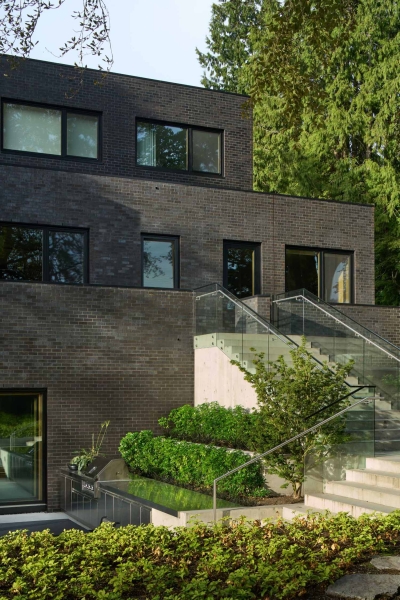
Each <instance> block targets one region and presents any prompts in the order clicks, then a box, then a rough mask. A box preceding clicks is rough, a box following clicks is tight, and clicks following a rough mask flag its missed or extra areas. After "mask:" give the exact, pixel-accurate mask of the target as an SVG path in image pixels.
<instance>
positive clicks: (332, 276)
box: [324, 253, 351, 303]
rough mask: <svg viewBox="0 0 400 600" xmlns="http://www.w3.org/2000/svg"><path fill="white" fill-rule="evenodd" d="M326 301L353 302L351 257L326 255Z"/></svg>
mask: <svg viewBox="0 0 400 600" xmlns="http://www.w3.org/2000/svg"><path fill="white" fill-rule="evenodd" d="M324 279H325V286H324V290H325V300H326V301H327V302H341V303H349V302H350V301H351V281H350V256H349V255H348V254H328V253H325V254H324Z"/></svg>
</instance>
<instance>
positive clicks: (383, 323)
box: [338, 305, 400, 347]
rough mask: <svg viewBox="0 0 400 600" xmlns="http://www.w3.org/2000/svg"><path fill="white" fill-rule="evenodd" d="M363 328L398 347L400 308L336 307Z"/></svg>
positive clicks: (399, 344)
mask: <svg viewBox="0 0 400 600" xmlns="http://www.w3.org/2000/svg"><path fill="white" fill-rule="evenodd" d="M338 308H339V309H340V310H341V311H342V312H344V313H345V314H346V315H347V316H349V317H351V318H352V319H354V320H355V321H357V322H358V323H360V324H361V325H363V326H364V327H367V328H368V329H370V330H371V331H374V332H376V333H378V334H379V335H380V336H382V337H383V338H385V339H386V340H388V341H389V342H391V343H392V344H395V345H396V346H399V347H400V307H399V306H365V305H358V306H354V305H349V306H340V307H338Z"/></svg>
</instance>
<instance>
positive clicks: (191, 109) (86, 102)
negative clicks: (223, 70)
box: [0, 57, 253, 189]
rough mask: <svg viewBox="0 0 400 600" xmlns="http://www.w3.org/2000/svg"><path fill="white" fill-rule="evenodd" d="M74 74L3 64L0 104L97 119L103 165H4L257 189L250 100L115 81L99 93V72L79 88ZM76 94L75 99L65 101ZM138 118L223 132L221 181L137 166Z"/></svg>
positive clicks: (2, 156) (43, 161)
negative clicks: (39, 106)
mask: <svg viewBox="0 0 400 600" xmlns="http://www.w3.org/2000/svg"><path fill="white" fill-rule="evenodd" d="M4 73H5V74H6V75H7V77H5V76H3V74H4ZM77 73H78V72H77V71H76V70H75V69H74V68H73V67H69V66H66V65H59V64H55V63H49V62H42V61H37V60H27V61H25V62H21V63H20V65H19V67H18V68H17V69H16V70H11V69H10V67H9V65H8V63H7V61H6V59H5V57H0V76H1V88H0V95H1V97H2V98H9V99H14V100H26V101H31V102H40V103H45V104H55V105H58V106H63V107H64V106H65V107H67V108H68V107H69V108H80V109H85V110H95V111H100V112H102V114H103V159H102V161H101V162H99V163H97V164H96V163H88V162H84V161H78V160H61V159H57V158H43V157H40V156H33V157H28V156H21V155H16V154H6V153H0V162H1V163H4V164H19V165H23V166H40V167H48V168H50V169H62V170H65V171H74V172H81V173H91V174H96V175H100V174H102V175H117V176H123V177H142V178H145V179H152V180H155V181H180V182H183V183H188V184H190V185H200V186H212V187H230V188H238V189H252V187H253V175H252V173H253V171H252V169H253V159H252V120H251V118H249V117H248V116H246V115H245V111H244V108H243V105H244V103H245V101H246V97H244V96H238V95H235V94H228V93H223V92H215V91H211V90H205V89H203V88H196V87H191V86H186V85H180V84H175V83H166V82H160V81H154V80H151V79H143V78H139V77H129V76H126V75H118V74H115V73H110V74H108V75H107V77H106V78H105V79H104V81H103V83H102V85H101V86H99V85H95V84H94V81H96V80H98V79H99V75H100V74H99V72H98V71H91V70H89V71H87V72H86V74H85V78H84V83H83V85H82V86H79V84H78V78H77ZM71 90H72V91H73V92H74V93H73V97H71V98H68V97H67V95H68V93H69V92H70V91H71ZM136 117H141V118H150V119H152V118H153V119H160V120H166V121H171V122H175V123H182V124H187V125H193V126H196V125H197V126H202V127H213V128H216V129H222V130H224V157H225V168H224V177H221V176H213V175H201V174H200V175H199V174H193V175H190V174H185V173H178V174H176V173H171V172H160V171H154V170H153V169H149V168H147V169H144V168H140V167H139V168H137V167H136V166H135V159H136V157H135V136H136V133H135V119H136Z"/></svg>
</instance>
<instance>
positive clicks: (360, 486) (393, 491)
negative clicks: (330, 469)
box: [329, 481, 400, 496]
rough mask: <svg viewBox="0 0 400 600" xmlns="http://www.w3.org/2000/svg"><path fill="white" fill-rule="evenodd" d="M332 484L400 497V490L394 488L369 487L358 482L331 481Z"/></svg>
mask: <svg viewBox="0 0 400 600" xmlns="http://www.w3.org/2000/svg"><path fill="white" fill-rule="evenodd" d="M329 483H330V484H334V485H342V486H344V487H354V488H358V489H360V490H370V491H371V492H374V493H375V494H376V493H377V491H378V490H379V492H384V493H387V494H391V495H392V496H400V490H396V489H394V488H388V487H384V486H379V488H378V487H377V486H376V485H369V484H368V483H360V482H358V481H329Z"/></svg>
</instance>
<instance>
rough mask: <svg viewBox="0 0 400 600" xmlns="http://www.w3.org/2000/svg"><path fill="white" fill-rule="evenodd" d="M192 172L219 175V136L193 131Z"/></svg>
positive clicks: (207, 132)
mask: <svg viewBox="0 0 400 600" xmlns="http://www.w3.org/2000/svg"><path fill="white" fill-rule="evenodd" d="M193 170H194V171H202V172H203V173H221V134H220V133H213V132H210V131H197V130H193Z"/></svg>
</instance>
